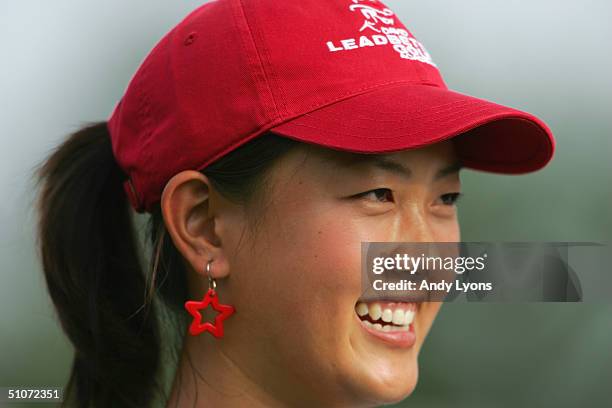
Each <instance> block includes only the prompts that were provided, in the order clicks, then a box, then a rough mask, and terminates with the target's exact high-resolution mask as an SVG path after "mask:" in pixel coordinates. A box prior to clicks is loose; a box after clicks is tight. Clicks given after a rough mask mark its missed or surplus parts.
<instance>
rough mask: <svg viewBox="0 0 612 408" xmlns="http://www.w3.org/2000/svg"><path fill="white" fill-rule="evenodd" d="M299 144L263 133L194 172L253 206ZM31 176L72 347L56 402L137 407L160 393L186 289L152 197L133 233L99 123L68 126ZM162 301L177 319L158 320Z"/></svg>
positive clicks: (46, 266)
mask: <svg viewBox="0 0 612 408" xmlns="http://www.w3.org/2000/svg"><path fill="white" fill-rule="evenodd" d="M298 144H299V142H297V141H294V140H292V139H288V138H284V137H281V136H278V135H276V134H274V133H272V132H266V133H264V134H263V135H260V136H258V137H256V138H255V139H253V140H251V141H249V142H247V143H246V144H244V145H243V146H241V147H239V148H238V149H236V150H234V151H233V152H231V153H230V154H228V155H226V156H224V157H222V158H221V159H219V160H217V161H216V162H215V163H213V164H212V165H210V166H208V167H207V168H206V169H204V170H202V173H204V174H206V175H207V177H208V178H209V179H210V181H211V184H212V186H213V187H214V188H215V189H216V190H218V191H219V193H220V194H222V195H223V196H225V197H226V198H227V199H229V200H231V201H233V202H236V203H240V204H244V205H245V206H252V205H254V202H255V198H256V197H258V196H259V194H258V193H261V192H262V191H264V190H265V177H266V175H267V173H268V171H269V169H270V168H271V167H272V165H273V164H274V163H275V162H276V161H277V160H278V159H279V158H280V157H282V156H283V155H284V154H285V153H287V152H288V151H289V150H291V149H292V148H293V147H295V146H296V145H298ZM36 177H37V183H38V186H39V190H40V191H39V194H38V200H37V210H38V213H39V218H38V225H37V246H38V249H39V251H40V258H41V261H42V268H43V270H44V276H45V280H46V283H47V287H48V291H49V294H50V296H51V299H52V301H53V304H54V306H55V309H56V311H57V316H58V318H59V321H60V323H61V325H62V328H63V330H64V332H65V333H66V335H67V337H68V338H69V340H70V342H71V343H72V345H73V346H74V360H73V363H72V369H71V373H70V377H69V380H68V384H67V386H66V391H65V399H64V401H65V403H64V406H76V407H82V408H85V407H139V408H143V407H148V406H150V405H151V404H152V402H153V401H154V400H155V396H156V395H157V396H159V397H160V398H167V395H166V394H165V393H164V392H163V390H164V384H162V381H161V380H160V378H161V377H160V375H159V373H160V370H161V369H162V368H163V367H161V366H162V362H163V359H162V344H164V341H165V340H164V336H166V334H167V330H165V329H164V324H165V323H167V322H168V320H169V321H171V322H172V321H176V322H179V323H178V327H179V328H178V329H177V331H180V328H182V329H184V328H185V327H186V326H185V325H186V320H184V319H181V318H180V316H182V315H183V314H185V313H184V310H183V306H182V305H183V304H184V302H185V300H187V296H188V288H187V277H186V272H187V271H186V267H185V264H184V263H183V261H182V256H181V254H180V252H179V251H178V250H177V249H176V248H175V246H174V244H173V242H172V240H171V239H169V238H168V237H167V232H166V228H165V224H164V221H163V217H162V214H161V209H160V207H159V203H158V204H157V205H156V206H155V208H154V209H153V210H152V211H151V214H150V218H149V220H148V225H147V232H146V238H145V240H144V241H140V240H139V235H138V230H137V229H136V228H135V220H134V217H133V215H134V212H133V211H132V209H131V207H130V205H129V202H128V200H127V197H126V196H125V192H124V190H123V186H122V183H123V181H124V180H125V178H126V175H125V174H124V173H123V171H122V170H121V168H120V167H119V165H118V164H117V162H116V160H115V157H114V155H113V151H112V145H111V140H110V135H109V132H108V127H107V123H106V122H95V123H90V124H87V125H85V126H83V127H82V128H80V129H79V130H77V131H76V132H74V133H72V134H71V135H69V136H68V137H67V138H66V140H65V141H63V142H62V143H61V144H60V145H59V146H58V147H57V148H56V149H55V150H54V151H53V152H52V153H51V154H50V155H49V157H47V158H46V159H45V160H44V161H43V162H42V163H41V164H40V165H39V168H38V169H37V170H36ZM142 243H144V246H143V245H141V244H142ZM148 245H150V249H151V251H150V252H149V253H150V254H151V255H150V259H148V260H146V259H145V258H146V256H145V252H146V249H147V248H149V247H148ZM145 263H147V264H148V267H147V268H146V271H145V270H144V269H143V267H142V265H143V264H145ZM164 310H165V311H167V312H168V313H170V315H173V314H174V316H175V318H170V319H164V316H165V314H164ZM177 317H178V318H177ZM181 322H182V323H181ZM162 334H163V336H162ZM182 334H184V330H182V332H181V334H180V335H182ZM180 335H179V336H180ZM179 344H180V343H179ZM175 351H176V350H175Z"/></svg>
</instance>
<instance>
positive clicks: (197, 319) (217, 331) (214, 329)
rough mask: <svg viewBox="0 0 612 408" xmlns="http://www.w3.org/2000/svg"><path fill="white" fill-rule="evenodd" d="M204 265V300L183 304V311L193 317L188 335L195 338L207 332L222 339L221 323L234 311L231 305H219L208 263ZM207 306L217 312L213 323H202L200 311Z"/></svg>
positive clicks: (214, 282)
mask: <svg viewBox="0 0 612 408" xmlns="http://www.w3.org/2000/svg"><path fill="white" fill-rule="evenodd" d="M211 262H212V261H208V263H207V264H206V274H207V275H208V292H206V295H205V296H204V299H202V300H200V301H195V300H189V301H187V302H185V309H187V311H188V312H189V314H191V315H192V316H193V321H192V322H191V326H189V334H191V335H192V336H197V335H198V334H200V333H202V332H205V331H209V332H210V333H211V334H212V335H213V336H215V337H217V338H220V337H223V321H224V320H225V319H227V318H228V317H230V316H231V315H232V314H233V313H234V311H235V309H234V306H232V305H224V304H221V303H219V300H218V297H217V292H216V291H215V288H216V287H217V282H216V281H215V279H214V278H213V277H211V276H210V263H211ZM208 305H212V308H213V309H214V310H216V311H217V312H219V313H218V314H217V316H216V317H215V323H214V324H212V323H210V322H204V323H202V314H201V312H200V310H202V309H206V308H207V307H208Z"/></svg>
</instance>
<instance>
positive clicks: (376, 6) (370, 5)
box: [326, 0, 436, 67]
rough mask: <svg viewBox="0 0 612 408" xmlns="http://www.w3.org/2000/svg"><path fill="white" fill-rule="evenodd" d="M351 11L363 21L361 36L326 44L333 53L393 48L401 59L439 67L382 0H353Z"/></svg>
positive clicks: (360, 30) (350, 6)
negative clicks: (385, 47) (379, 47)
mask: <svg viewBox="0 0 612 408" xmlns="http://www.w3.org/2000/svg"><path fill="white" fill-rule="evenodd" d="M349 10H350V11H352V12H359V13H360V14H361V15H362V16H363V18H364V21H363V24H362V25H361V28H360V29H359V33H358V35H359V37H354V38H346V39H343V40H339V41H337V40H336V41H335V40H330V41H327V43H326V45H327V48H328V49H329V51H330V52H339V51H351V50H357V49H360V48H365V47H376V46H380V45H391V46H392V47H393V49H394V50H395V51H396V52H397V53H398V54H399V56H400V57H401V58H404V59H409V60H414V61H420V62H423V63H426V64H430V65H433V66H434V67H435V66H436V64H435V63H434V62H433V60H432V59H431V56H430V55H429V53H428V52H427V50H426V49H425V47H424V46H423V44H421V43H420V42H419V41H418V40H417V39H416V38H414V36H413V35H412V33H410V31H408V30H406V29H405V28H403V27H395V25H396V24H395V23H396V21H395V14H394V13H393V11H392V10H391V9H389V8H387V7H385V6H384V5H383V4H382V3H381V2H380V1H379V0H352V2H351V4H350V5H349ZM399 25H402V24H401V23H400V24H399ZM402 26H403V25H402Z"/></svg>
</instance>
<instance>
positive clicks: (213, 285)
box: [206, 260, 217, 290]
mask: <svg viewBox="0 0 612 408" xmlns="http://www.w3.org/2000/svg"><path fill="white" fill-rule="evenodd" d="M211 263H212V260H210V261H208V262H207V263H206V275H208V289H209V290H215V289H216V288H217V281H216V280H215V278H213V277H212V276H211V275H210V264H211Z"/></svg>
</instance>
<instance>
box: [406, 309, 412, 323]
mask: <svg viewBox="0 0 612 408" xmlns="http://www.w3.org/2000/svg"><path fill="white" fill-rule="evenodd" d="M413 320H414V310H406V315H405V316H404V324H406V325H409V324H411V323H412V321H413Z"/></svg>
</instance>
